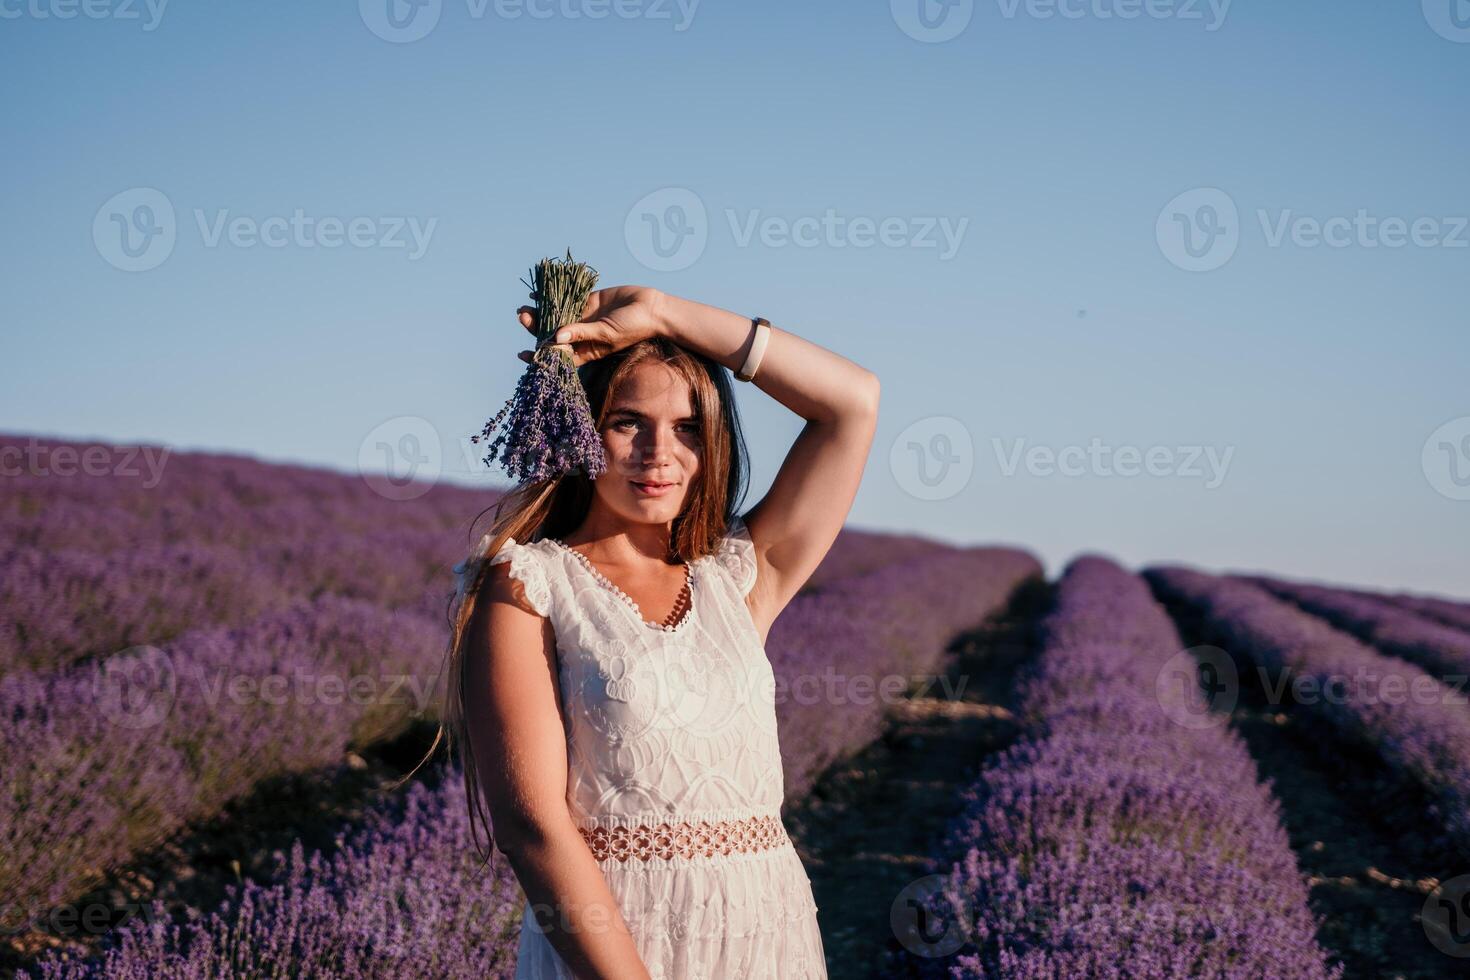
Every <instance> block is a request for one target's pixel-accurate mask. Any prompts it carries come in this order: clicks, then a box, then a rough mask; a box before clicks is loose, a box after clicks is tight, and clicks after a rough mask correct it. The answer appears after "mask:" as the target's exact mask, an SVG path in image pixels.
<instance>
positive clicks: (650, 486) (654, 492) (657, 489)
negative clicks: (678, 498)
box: [629, 480, 674, 497]
mask: <svg viewBox="0 0 1470 980" xmlns="http://www.w3.org/2000/svg"><path fill="white" fill-rule="evenodd" d="M629 482H630V483H632V484H633V489H634V490H636V491H637V492H638V495H639V496H640V497H662V496H663V495H664V494H666V493H668V492H669V491H670V490H672V489H674V484H672V483H643V482H640V481H638V480H630V481H629Z"/></svg>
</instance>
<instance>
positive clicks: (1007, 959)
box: [0, 436, 1470, 978]
mask: <svg viewBox="0 0 1470 980" xmlns="http://www.w3.org/2000/svg"><path fill="white" fill-rule="evenodd" d="M21 438H22V437H20V436H9V437H7V436H0V447H3V446H5V445H7V444H9V443H11V442H12V441H14V440H19V439H21ZM24 438H26V439H27V440H28V441H30V440H33V437H24ZM43 442H44V440H43ZM49 446H50V447H51V448H52V449H53V451H54V449H55V448H57V447H63V446H69V447H70V448H71V449H72V450H74V451H75V452H76V453H77V455H78V456H79V457H80V456H82V455H83V454H84V453H86V452H87V451H88V447H87V446H86V445H85V444H68V443H62V442H59V441H52V442H50V443H49ZM92 448H94V449H101V450H102V451H103V452H104V453H107V454H110V458H114V459H115V458H117V457H116V452H115V448H114V447H92ZM114 469H116V468H114ZM3 480H4V483H3V486H4V493H3V494H0V566H3V569H4V574H3V576H0V610H3V619H0V767H3V772H0V777H3V778H0V785H3V787H4V789H3V792H0V926H3V930H0V938H3V945H0V969H3V970H5V971H6V972H7V973H10V972H15V973H17V974H19V975H22V976H34V977H128V978H145V977H149V978H151V977H179V978H183V977H191V978H193V977H222V976H242V977H256V976H303V977H318V976H337V977H358V976H369V977H384V978H387V977H399V976H425V977H455V978H459V977H509V976H511V975H512V974H513V973H514V968H515V963H514V954H515V936H516V932H517V930H518V929H519V925H520V923H519V915H520V909H521V907H522V902H523V896H522V895H521V894H520V890H519V888H518V886H517V885H516V883H515V881H514V878H513V877H512V876H511V875H510V874H509V872H508V870H507V868H506V867H505V864H504V862H503V860H502V861H500V862H498V863H497V864H492V865H491V866H489V867H481V866H480V865H479V864H478V862H477V860H476V859H475V856H474V852H473V848H472V847H471V844H470V835H469V825H468V821H467V819H466V812H465V802H464V795H463V788H462V785H461V782H460V776H459V773H458V772H457V771H455V770H454V768H453V767H452V766H451V765H450V764H449V763H448V762H447V761H445V760H443V759H442V757H441V758H440V759H439V760H437V761H436V762H435V763H434V764H431V765H430V766H427V767H425V768H424V769H421V770H419V771H418V772H417V773H416V774H414V775H413V777H412V778H411V779H409V780H408V781H407V782H406V784H404V785H402V786H398V785H396V781H397V780H398V779H399V778H400V777H402V776H404V775H405V774H407V773H408V772H409V771H410V769H412V768H413V764H414V762H415V761H416V760H417V759H418V757H419V756H420V754H421V753H422V752H423V751H424V750H425V748H426V747H427V746H428V744H429V742H430V740H431V738H432V735H433V732H434V725H435V721H436V716H437V707H438V703H439V695H440V693H441V690H442V687H441V678H440V676H439V672H440V669H441V661H442V657H443V654H444V645H445V642H446V640H447V636H448V622H447V619H446V615H447V611H448V603H449V600H450V598H451V596H452V595H453V592H454V581H453V576H452V572H451V570H452V567H453V565H454V564H455V563H456V562H458V561H459V560H460V559H461V558H462V557H464V554H465V553H466V552H467V551H468V549H469V546H470V543H471V541H472V540H473V539H474V537H475V536H476V535H477V533H478V532H477V531H472V522H473V521H474V519H475V518H476V516H477V515H479V514H481V512H482V511H484V510H485V509H486V508H487V507H488V506H490V505H491V504H492V503H493V502H494V499H495V498H494V494H493V493H491V492H487V491H482V490H471V489H465V488H458V487H452V486H446V485H437V486H433V487H430V488H426V492H424V493H422V494H421V495H417V496H414V497H412V499H401V500H395V499H389V498H388V497H386V496H384V495H382V494H380V493H379V492H377V491H376V490H375V489H374V488H373V487H372V486H369V485H368V484H367V483H365V482H364V481H363V480H361V479H359V478H357V477H355V476H350V475H344V474H338V473H332V472H328V471H325V470H314V469H309V468H304V467H295V466H286V465H279V464H267V463H263V462H260V461H257V460H253V459H250V458H245V457H237V456H227V455H215V454H202V453H182V452H175V453H169V454H168V455H167V457H166V460H165V461H164V462H163V465H161V466H160V467H157V469H156V471H155V470H150V469H149V468H148V467H143V466H140V467H138V468H137V469H136V470H135V471H133V472H115V471H114V472H108V473H107V474H106V475H87V473H86V472H78V473H76V474H75V475H66V476H63V475H58V474H55V473H52V474H49V475H46V476H36V475H26V474H24V473H21V474H16V475H6V476H5V477H3ZM487 516H488V515H487ZM478 527H479V528H480V530H483V527H484V521H483V520H482V522H481V524H480V525H478ZM767 651H768V654H769V656H770V659H771V661H772V666H773V668H774V670H775V673H776V675H777V677H778V680H780V681H785V682H786V685H785V689H787V690H789V691H792V692H795V691H798V690H802V689H803V687H802V682H803V681H811V680H813V679H817V678H823V677H828V676H830V675H831V674H832V672H834V671H836V672H840V674H841V675H842V676H843V677H845V678H847V679H849V680H850V679H853V678H870V679H876V678H886V677H894V676H896V677H899V678H902V679H904V681H905V683H904V685H903V690H902V692H901V696H899V697H896V698H891V699H886V700H885V699H883V698H847V697H844V698H840V699H839V698H834V697H833V696H832V694H831V689H830V688H821V687H820V686H819V685H818V686H817V687H816V688H814V689H817V690H821V691H823V692H824V693H822V694H821V695H819V696H816V697H794V696H793V697H786V698H784V699H778V705H777V714H778V721H779V724H780V735H781V742H782V748H783V764H784V772H785V777H786V793H787V799H788V806H787V813H788V823H789V824H790V826H791V828H792V837H793V840H795V841H796V843H797V846H798V848H799V850H801V852H802V855H803V859H804V862H805V863H806V864H807V866H808V868H809V869H810V871H811V876H812V880H813V884H814V887H815V889H816V894H817V899H818V905H819V906H820V913H819V917H820V919H821V924H822V928H823V934H824V942H825V945H826V948H827V952H828V957H829V964H828V965H829V971H830V972H831V975H832V976H834V977H850V976H851V977H865V976H910V977H941V976H944V977H1027V978H1030V977H1035V978H1042V977H1149V978H1165V977H1181V976H1189V977H1196V976H1197V977H1231V978H1235V977H1240V978H1245V977H1300V978H1329V977H1369V976H1373V977H1376V976H1401V977H1429V976H1448V975H1455V974H1456V973H1457V971H1458V970H1463V968H1465V967H1466V964H1470V934H1467V933H1466V931H1465V930H1466V929H1467V928H1470V918H1467V917H1462V916H1470V903H1465V902H1462V901H1461V897H1462V896H1464V895H1465V894H1466V892H1467V891H1470V885H1467V884H1466V883H1470V878H1467V877H1465V876H1467V875H1470V706H1467V703H1466V687H1465V675H1466V674H1467V673H1470V604H1466V603H1460V602H1457V601H1455V600H1453V599H1449V598H1445V597H1431V596H1419V595H1409V594H1403V593H1393V594H1389V593H1374V592H1369V591H1365V590H1361V589H1349V588H1340V587H1335V586H1332V585H1330V584H1323V583H1305V582H1296V581H1291V580H1288V579H1284V578H1283V579H1278V578H1265V577H1260V576H1244V575H1229V574H1215V573H1209V572H1205V571H1202V570H1198V569H1194V568H1190V567H1185V566H1178V565H1170V566H1157V567H1149V568H1145V569H1142V570H1140V571H1137V572H1135V571H1130V570H1128V569H1125V568H1124V567H1122V566H1121V565H1119V564H1118V563H1117V562H1116V561H1114V560H1113V559H1111V558H1109V557H1107V556H1104V555H1097V554H1087V555H1083V556H1082V557H1079V558H1076V559H1074V560H1073V561H1072V562H1071V563H1070V564H1068V565H1067V566H1066V567H1065V568H1064V569H1062V570H1061V572H1060V574H1059V575H1058V576H1057V577H1056V579H1055V580H1054V581H1047V579H1046V576H1045V574H1044V570H1043V567H1042V565H1041V563H1040V562H1039V561H1038V560H1037V559H1036V558H1035V557H1034V556H1033V555H1031V554H1029V553H1028V552H1026V551H1025V550H1024V549H1021V548H1017V547H1011V546H964V547H961V546H956V545H952V544H947V543H944V542H941V541H935V540H930V539H925V538H919V537H907V536H902V535H893V534H878V533H872V532H866V531H862V530H860V529H847V530H844V531H843V532H842V534H841V536H840V537H839V538H838V541H837V543H836V544H835V545H834V547H833V549H832V551H831V552H830V554H829V555H828V556H827V559H826V560H825V561H824V563H823V564H822V566H821V567H820V568H819V569H818V570H817V572H816V573H815V574H814V575H813V576H812V578H811V579H810V581H809V582H808V583H807V585H806V587H805V588H804V589H803V591H802V592H801V594H799V595H798V596H797V597H796V599H795V600H793V602H792V603H791V604H790V605H789V606H788V607H787V609H786V610H785V611H784V612H783V614H782V615H781V617H780V618H779V619H778V620H777V621H776V623H775V624H774V626H773V627H772V630H771V633H770V637H769V641H768V644H767ZM779 689H780V688H778V690H779ZM1457 879H1459V883H1458V884H1457ZM1457 888H1458V889H1460V890H1458V891H1457V890H1456V889H1457Z"/></svg>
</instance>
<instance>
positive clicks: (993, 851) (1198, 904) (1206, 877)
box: [908, 555, 1340, 980]
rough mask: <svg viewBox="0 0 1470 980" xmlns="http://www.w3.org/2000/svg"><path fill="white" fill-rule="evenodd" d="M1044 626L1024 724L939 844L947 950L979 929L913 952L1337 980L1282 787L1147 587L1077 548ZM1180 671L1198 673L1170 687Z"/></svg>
mask: <svg viewBox="0 0 1470 980" xmlns="http://www.w3.org/2000/svg"><path fill="white" fill-rule="evenodd" d="M1038 639H1039V644H1040V654H1039V656H1038V659H1037V660H1036V661H1034V662H1033V663H1032V664H1031V665H1029V666H1028V667H1027V668H1026V669H1025V672H1024V673H1023V675H1022V677H1021V679H1020V680H1019V681H1018V685H1017V698H1018V708H1017V710H1018V719H1019V720H1020V722H1021V724H1022V726H1023V732H1024V733H1025V734H1024V736H1023V738H1022V740H1021V741H1019V742H1018V743H1016V744H1014V745H1013V746H1011V747H1010V748H1009V749H1007V750H1005V751H1003V752H1002V753H1000V754H999V755H998V756H996V757H994V758H993V759H991V760H990V761H988V762H987V763H986V764H985V765H984V767H983V768H982V770H981V772H980V775H979V777H978V779H977V781H976V782H975V783H974V784H973V786H971V787H969V788H968V789H967V790H966V791H965V792H964V798H963V799H964V802H963V810H962V811H961V814H960V816H958V817H957V818H956V819H955V820H954V822H953V823H952V824H951V825H950V826H949V828H948V829H947V831H946V833H945V835H944V839H943V841H942V843H941V845H940V851H941V853H942V855H943V856H944V857H943V860H944V862H945V863H949V862H952V863H949V870H948V871H947V872H946V873H945V875H944V878H943V886H942V887H941V888H940V889H939V890H937V891H935V892H934V893H933V894H932V895H931V896H930V898H929V905H928V911H929V912H930V914H932V915H936V916H938V917H939V918H940V920H941V921H942V922H944V923H947V924H948V927H949V928H951V929H955V930H958V932H955V933H946V934H945V935H946V938H947V940H948V941H949V943H950V944H951V947H953V945H954V944H955V943H956V941H957V940H958V939H959V938H961V937H963V938H964V940H965V943H964V944H963V945H960V946H959V948H958V949H957V950H954V952H955V953H957V955H945V956H940V955H939V954H940V953H947V952H949V949H948V948H944V947H930V948H929V949H928V952H929V956H927V957H925V956H918V955H912V956H910V957H908V961H909V966H910V967H912V968H913V969H914V970H915V972H918V973H919V974H920V975H947V976H949V977H995V976H1003V977H1007V978H1038V980H1039V978H1055V977H1083V976H1086V977H1097V978H1114V977H1116V978H1123V977H1128V978H1158V980H1164V978H1174V977H1185V976H1190V977H1203V976H1210V977H1229V978H1247V977H1249V978H1260V977H1292V978H1309V977H1335V976H1340V968H1339V967H1335V966H1332V965H1330V964H1329V962H1328V959H1327V956H1326V954H1325V952H1324V951H1323V949H1322V948H1321V947H1320V946H1319V945H1318V943H1317V941H1316V938H1315V932H1316V929H1317V927H1318V925H1319V923H1318V921H1317V920H1316V919H1315V918H1314V916H1313V915H1312V913H1311V912H1310V910H1309V908H1308V904H1307V899H1308V893H1307V887H1306V884H1305V882H1304V880H1303V878H1302V876H1301V875H1300V873H1299V871H1298V868H1297V864H1296V860H1295V856H1294V855H1293V853H1292V851H1291V847H1290V844H1289V841H1288V838H1287V835H1286V832H1285V830H1284V829H1283V827H1282V824H1281V819H1280V812H1279V805H1278V803H1277V802H1276V800H1275V798H1274V797H1273V796H1272V795H1271V791H1270V783H1269V781H1267V782H1261V781H1259V779H1258V774H1257V772H1256V769H1255V765H1254V763H1253V761H1252V759H1251V757H1250V754H1249V752H1248V750H1247V748H1246V746H1245V744H1244V743H1243V741H1242V740H1241V738H1240V737H1239V736H1238V735H1237V734H1236V733H1235V732H1234V731H1233V730H1232V729H1229V728H1228V727H1226V726H1225V723H1224V722H1225V719H1224V718H1223V717H1222V716H1211V715H1210V714H1209V712H1208V708H1207V706H1206V705H1204V704H1203V702H1202V700H1201V698H1200V696H1199V692H1198V690H1197V682H1196V679H1195V675H1194V672H1193V661H1192V659H1191V658H1190V655H1189V654H1187V653H1186V654H1184V655H1183V659H1182V660H1179V659H1175V658H1176V657H1178V655H1179V654H1180V653H1181V642H1180V639H1179V636H1178V634H1177V632H1176V631H1175V629H1174V627H1173V624H1172V623H1171V621H1170V620H1169V617H1168V616H1167V614H1166V613H1165V612H1164V610H1163V609H1162V608H1161V607H1160V606H1159V605H1158V604H1157V603H1156V602H1154V600H1153V598H1152V597H1151V596H1150V594H1149V591H1148V588H1147V587H1146V586H1145V585H1144V583H1143V582H1142V581H1141V580H1140V579H1139V578H1138V577H1137V576H1135V575H1132V574H1130V573H1129V572H1127V571H1125V570H1124V569H1122V568H1120V567H1119V566H1117V565H1116V564H1114V563H1113V562H1111V561H1109V560H1107V559H1105V558H1102V557H1098V556H1091V555H1089V556H1084V557H1081V558H1079V559H1076V560H1075V561H1073V562H1072V563H1071V564H1070V565H1069V566H1068V568H1067V570H1066V572H1065V573H1064V575H1063V578H1062V579H1061V581H1060V583H1059V584H1058V587H1057V590H1056V602H1055V606H1054V608H1053V609H1052V611H1051V612H1050V613H1049V614H1048V615H1047V616H1046V617H1045V618H1044V620H1043V621H1042V623H1041V626H1040V635H1039V638H1038ZM1171 671H1175V672H1180V671H1182V673H1178V674H1177V676H1178V677H1180V678H1183V680H1182V681H1180V682H1177V683H1163V684H1160V683H1159V681H1160V678H1164V679H1165V680H1168V679H1169V678H1170V677H1171V676H1175V675H1173V674H1171ZM943 866H944V864H941V867H943ZM914 949H915V947H912V946H911V947H910V950H914Z"/></svg>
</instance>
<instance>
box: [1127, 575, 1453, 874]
mask: <svg viewBox="0 0 1470 980" xmlns="http://www.w3.org/2000/svg"><path fill="white" fill-rule="evenodd" d="M1144 575H1145V577H1146V578H1147V579H1148V580H1149V582H1150V583H1151V584H1152V585H1153V587H1154V590H1155V591H1156V593H1158V594H1159V595H1160V596H1161V597H1162V598H1163V599H1164V600H1165V601H1168V602H1171V603H1179V604H1181V605H1182V606H1184V607H1187V608H1188V609H1190V610H1191V612H1192V614H1193V615H1196V616H1198V617H1199V620H1200V623H1201V626H1202V628H1203V631H1204V632H1205V634H1206V635H1207V636H1208V637H1210V638H1211V640H1212V642H1216V643H1218V645H1219V646H1220V647H1222V648H1223V649H1224V650H1225V651H1226V652H1227V653H1228V654H1229V655H1230V656H1232V657H1234V658H1238V662H1239V663H1240V666H1241V668H1242V672H1243V668H1245V667H1252V668H1256V669H1259V670H1261V671H1263V672H1264V674H1265V679H1266V680H1267V681H1268V682H1269V683H1270V684H1271V685H1273V686H1278V685H1280V689H1281V690H1282V691H1284V692H1286V696H1288V697H1290V698H1291V699H1292V705H1293V708H1294V710H1295V709H1300V710H1299V714H1300V715H1301V717H1302V719H1303V721H1304V722H1306V723H1307V724H1308V725H1309V727H1311V728H1315V729H1316V732H1317V734H1318V736H1319V737H1320V739H1321V741H1322V742H1323V743H1324V744H1329V745H1334V746H1345V745H1357V746H1361V747H1363V748H1364V749H1366V750H1367V751H1369V752H1371V753H1373V754H1375V755H1376V756H1377V757H1378V758H1379V759H1380V760H1381V761H1382V763H1383V764H1384V766H1385V772H1386V773H1387V774H1390V775H1392V776H1394V777H1395V778H1397V779H1400V780H1403V781H1405V782H1406V784H1407V785H1413V786H1417V787H1418V788H1420V789H1421V790H1422V791H1423V793H1424V795H1425V800H1426V802H1425V812H1424V813H1423V814H1422V817H1421V819H1422V824H1423V831H1424V837H1423V844H1424V846H1425V847H1426V848H1427V849H1428V850H1430V851H1448V852H1450V853H1458V854H1465V853H1470V704H1467V703H1466V695H1465V693H1464V691H1463V690H1457V689H1456V687H1452V686H1448V685H1445V684H1442V683H1441V682H1440V681H1438V680H1437V679H1436V678H1435V677H1434V676H1433V675H1432V674H1430V673H1428V672H1426V671H1425V670H1424V669H1422V668H1421V667H1419V666H1416V665H1415V664H1412V663H1409V662H1407V661H1405V660H1402V659H1399V658H1397V657H1393V656H1385V655H1384V654H1382V653H1379V652H1378V651H1376V650H1374V649H1372V648H1371V647H1369V646H1367V645H1366V644H1364V643H1362V642H1361V641H1359V640H1357V639H1355V638H1354V637H1352V636H1350V635H1348V634H1346V633H1344V632H1342V631H1340V630H1337V629H1335V628H1333V627H1332V626H1331V625H1329V624H1328V623H1327V622H1325V621H1324V620H1322V619H1320V618H1318V617H1317V616H1314V615H1312V614H1310V613H1308V612H1306V611H1304V610H1302V609H1299V608H1297V607H1296V606H1294V605H1292V604H1291V603H1289V602H1286V601H1284V600H1283V599H1280V598H1277V597H1276V596H1274V595H1272V594H1271V593H1270V592H1268V591H1267V590H1266V589H1264V588H1262V587H1260V586H1258V585H1254V584H1251V583H1250V582H1245V581H1241V580H1238V579H1231V578H1227V577H1222V576H1217V575H1210V574H1207V573H1204V572H1201V571H1198V570H1195V569H1192V568H1186V567H1181V566H1168V567H1157V568H1150V569H1146V570H1145V571H1144ZM1283 682H1285V683H1283ZM1297 692H1301V693H1297Z"/></svg>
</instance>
